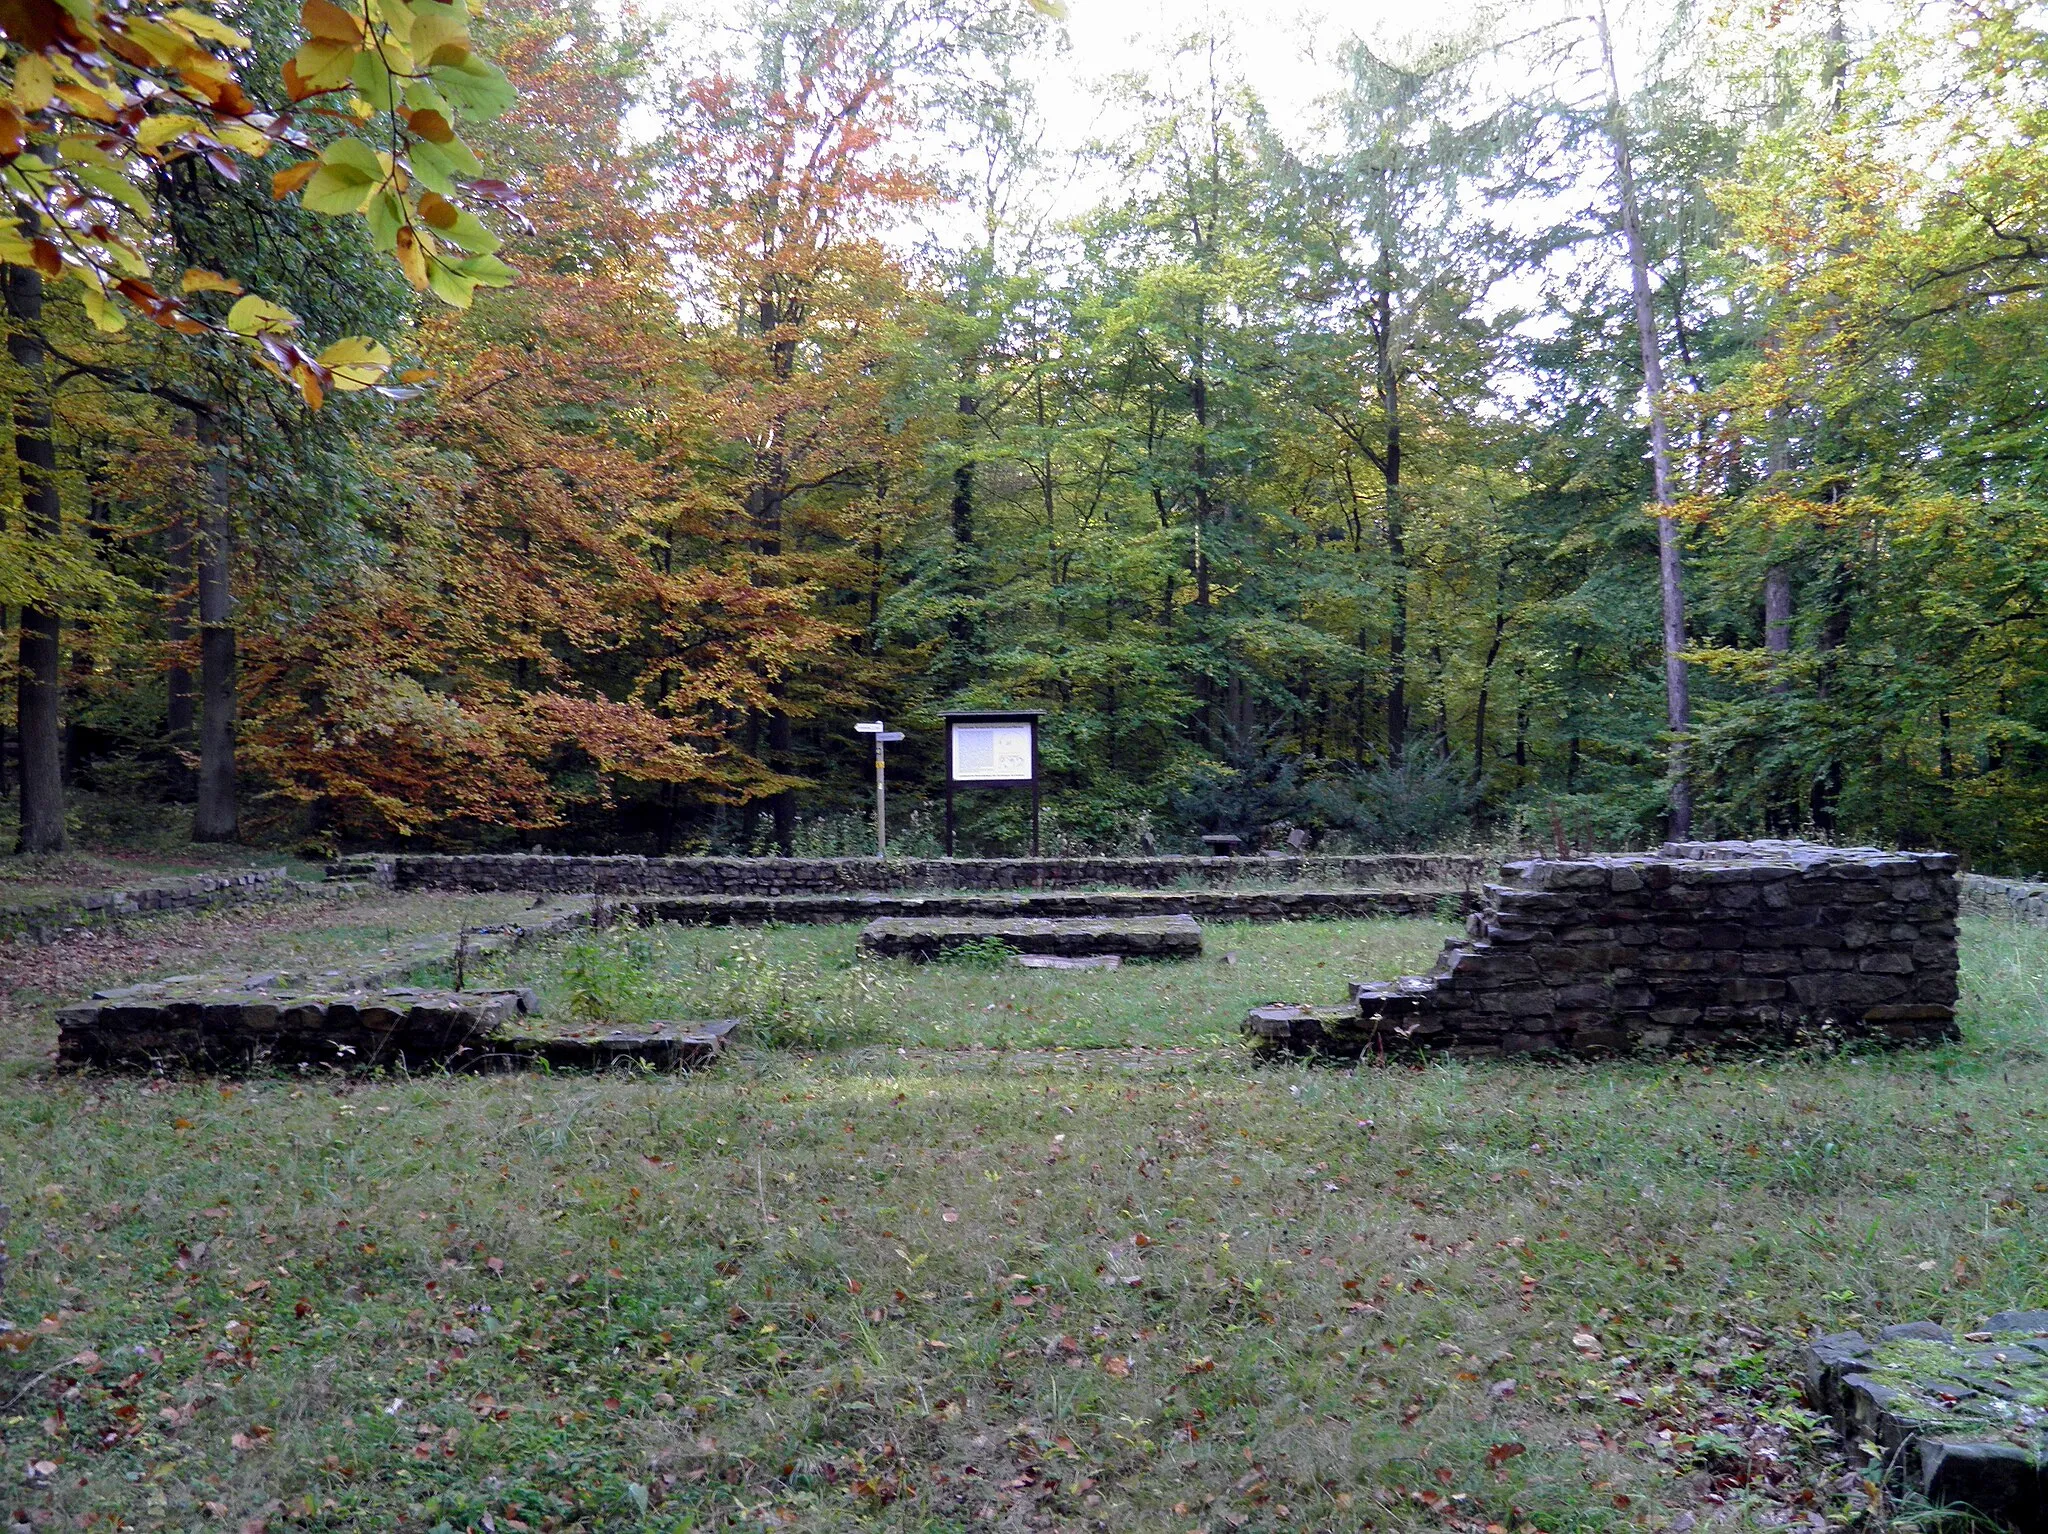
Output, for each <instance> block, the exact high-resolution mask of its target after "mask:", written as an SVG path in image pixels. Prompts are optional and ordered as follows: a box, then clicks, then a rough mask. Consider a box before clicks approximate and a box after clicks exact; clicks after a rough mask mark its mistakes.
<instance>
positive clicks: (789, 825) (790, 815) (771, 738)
mask: <svg viewBox="0 0 2048 1534" xmlns="http://www.w3.org/2000/svg"><path fill="white" fill-rule="evenodd" d="M790 745H791V742H790V730H789V715H788V714H787V713H786V712H785V711H784V710H782V709H780V708H778V709H776V711H775V712H774V713H772V714H770V715H769V716H768V749H769V750H770V751H771V752H772V753H773V754H774V756H773V759H774V763H775V770H776V771H777V772H788V771H789V770H790V768H791V767H792V766H794V765H795V764H794V763H793V762H792V761H791V760H790ZM773 802H774V806H775V847H776V850H777V851H778V852H780V853H781V854H782V855H783V856H784V857H790V856H792V855H793V854H794V853H795V851H796V794H795V792H794V791H793V790H790V789H787V788H785V789H784V790H783V791H782V792H781V793H779V794H777V795H776V796H775V799H774V801H773Z"/></svg>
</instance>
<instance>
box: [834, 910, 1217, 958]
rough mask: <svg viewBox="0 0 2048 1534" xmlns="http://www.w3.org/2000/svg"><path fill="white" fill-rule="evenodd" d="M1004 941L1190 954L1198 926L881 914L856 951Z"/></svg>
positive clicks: (1049, 950)
mask: <svg viewBox="0 0 2048 1534" xmlns="http://www.w3.org/2000/svg"><path fill="white" fill-rule="evenodd" d="M990 941H993V942H998V943H1006V944H1008V945H1009V946H1010V947H1011V948H1014V949H1018V950H1020V951H1021V952H1024V953H1031V954H1048V955H1055V956H1058V957H1062V958H1078V957H1083V956H1090V955H1097V954H1115V955H1117V956H1118V957H1119V958H1126V959H1131V958H1138V959H1191V958H1194V957H1195V956H1196V955H1198V954H1200V953H1201V951H1202V929H1201V928H1200V927H1199V926H1197V925H1196V924H1195V919H1194V918H1193V917H1192V916H1189V915H1186V914H1185V913H1182V914H1179V915H1174V916H1123V917H1112V916H1104V917H1051V916H1007V917H997V916H884V917H881V918H879V919H878V920H875V921H871V922H869V923H868V924H867V926H865V927H863V928H862V929H861V934H860V947H861V952H863V953H865V954H869V955H872V956H874V957H877V958H893V959H931V958H936V957H937V956H938V955H940V954H942V953H945V952H947V951H949V950H951V949H955V948H962V947H966V946H967V945H969V944H972V943H985V942H990Z"/></svg>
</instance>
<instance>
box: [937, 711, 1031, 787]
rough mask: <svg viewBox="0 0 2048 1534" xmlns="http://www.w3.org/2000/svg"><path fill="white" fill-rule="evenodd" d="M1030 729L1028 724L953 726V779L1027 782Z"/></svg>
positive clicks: (958, 780)
mask: <svg viewBox="0 0 2048 1534" xmlns="http://www.w3.org/2000/svg"><path fill="white" fill-rule="evenodd" d="M1031 729H1032V727H1031V726H1030V725H1028V724H956V725H954V726H953V781H954V782H956V783H1028V782H1030V781H1031Z"/></svg>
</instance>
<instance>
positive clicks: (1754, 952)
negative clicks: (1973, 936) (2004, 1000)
mask: <svg viewBox="0 0 2048 1534" xmlns="http://www.w3.org/2000/svg"><path fill="white" fill-rule="evenodd" d="M1956 863H1957V860H1956V858H1955V857H1954V855H1952V854H1949V853H1914V852H1883V851H1880V850H1878V849H1876V848H1871V847H1856V848H1839V847H1822V846H1817V845H1814V844H1811V843H1805V842H1680V843H1666V844H1665V845H1664V847H1663V848H1662V849H1661V850H1660V851H1659V852H1657V853H1656V854H1654V855H1651V854H1642V855H1629V856H1620V857H1603V858H1586V859H1557V860H1551V859H1532V860H1530V861H1528V862H1521V863H1510V864H1507V865H1506V866H1505V867H1504V868H1503V869H1502V875H1503V878H1504V879H1505V880H1507V881H1510V882H1506V883H1502V884H1497V885H1488V886H1486V889H1485V892H1484V893H1485V899H1484V904H1483V906H1482V908H1481V909H1480V910H1479V911H1478V912H1476V913H1475V914H1474V915H1473V916H1472V917H1471V918H1469V920H1468V923H1467V936H1466V937H1465V938H1464V939H1462V940H1458V941H1454V942H1451V943H1448V944H1446V945H1445V948H1444V952H1443V955H1442V957H1441V958H1440V959H1439V961H1438V963H1437V966H1436V970H1435V972H1434V973H1433V974H1430V975H1411V976H1406V977H1404V978H1402V979H1399V980H1393V981H1386V982H1362V983H1359V984H1356V985H1354V986H1353V987H1352V996H1353V1005H1352V1006H1350V1007H1347V1008H1333V1007H1303V1006H1274V1007H1261V1008H1259V1009H1257V1010H1255V1011H1254V1012H1253V1013H1252V1014H1251V1016H1250V1017H1249V1018H1247V1019H1246V1022H1245V1030H1246V1033H1247V1034H1248V1035H1249V1036H1250V1037H1251V1038H1252V1039H1253V1040H1254V1042H1255V1043H1257V1044H1259V1045H1261V1046H1263V1047H1266V1048H1275V1049H1285V1050H1297V1051H1298V1050H1319V1051H1325V1052H1329V1053H1336V1054H1343V1055H1357V1054H1361V1053H1366V1052H1378V1051H1388V1052H1441V1053H1445V1054H1452V1055H1475V1056H1483V1055H1501V1054H1526V1053H1557V1054H1573V1055H1609V1054H1619V1053H1626V1052H1630V1051H1635V1050H1657V1049H1687V1048H1695V1047H1717V1046H1730V1045H1739V1046H1757V1045H1785V1044H1789V1043H1793V1042H1797V1041H1798V1040H1800V1039H1801V1038H1804V1037H1806V1036H1809V1035H1817V1034H1820V1033H1823V1032H1832V1033H1840V1034H1849V1035H1856V1036H1861V1037H1869V1038H1874V1039H1876V1040H1879V1041H1882V1042H1887V1043H1933V1042H1936V1041H1939V1040H1943V1039H1952V1038H1955V1037H1956V1036H1957V1033H1956V1025H1955V1003H1956V909H1957V893H1956V878H1955V872H1956Z"/></svg>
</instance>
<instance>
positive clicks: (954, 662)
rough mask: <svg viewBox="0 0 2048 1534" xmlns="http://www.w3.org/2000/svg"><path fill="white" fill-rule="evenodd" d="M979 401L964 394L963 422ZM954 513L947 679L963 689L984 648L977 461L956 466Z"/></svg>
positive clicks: (970, 419)
mask: <svg viewBox="0 0 2048 1534" xmlns="http://www.w3.org/2000/svg"><path fill="white" fill-rule="evenodd" d="M1039 408H1040V410H1041V411H1042V410H1043V409H1044V398H1043V395H1041V396H1040V400H1039ZM979 409H980V402H979V401H978V400H976V399H975V397H974V396H973V395H971V394H962V395H961V396H960V398H959V405H958V410H959V414H960V417H961V419H962V421H963V423H966V424H968V425H969V426H970V429H971V425H972V422H973V419H974V415H975V413H976V411H977V410H979ZM948 509H949V511H950V512H951V525H952V532H953V581H952V585H953V590H952V600H953V613H952V616H951V618H949V619H948V620H947V624H946V627H947V630H948V636H949V638H950V639H951V641H952V643H951V646H950V648H951V650H952V654H951V656H950V657H949V659H950V662H951V664H950V666H949V667H948V669H949V671H950V672H951V675H950V676H949V677H948V678H947V679H946V680H947V683H948V684H949V685H950V686H952V687H962V686H965V685H966V684H967V683H968V682H970V681H971V680H973V676H972V673H973V671H974V669H975V659H976V656H977V654H978V652H979V650H980V648H981V646H980V644H979V641H978V629H979V625H978V624H977V623H976V622H975V613H974V610H973V609H972V608H971V607H970V606H969V603H970V602H972V601H974V600H976V599H977V598H978V597H979V595H980V582H979V581H977V580H976V578H975V576H976V573H977V572H976V570H975V558H974V460H973V459H972V458H962V459H961V460H960V462H959V463H957V464H955V465H954V466H953V501H952V505H951V506H950V507H949V508H948Z"/></svg>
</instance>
